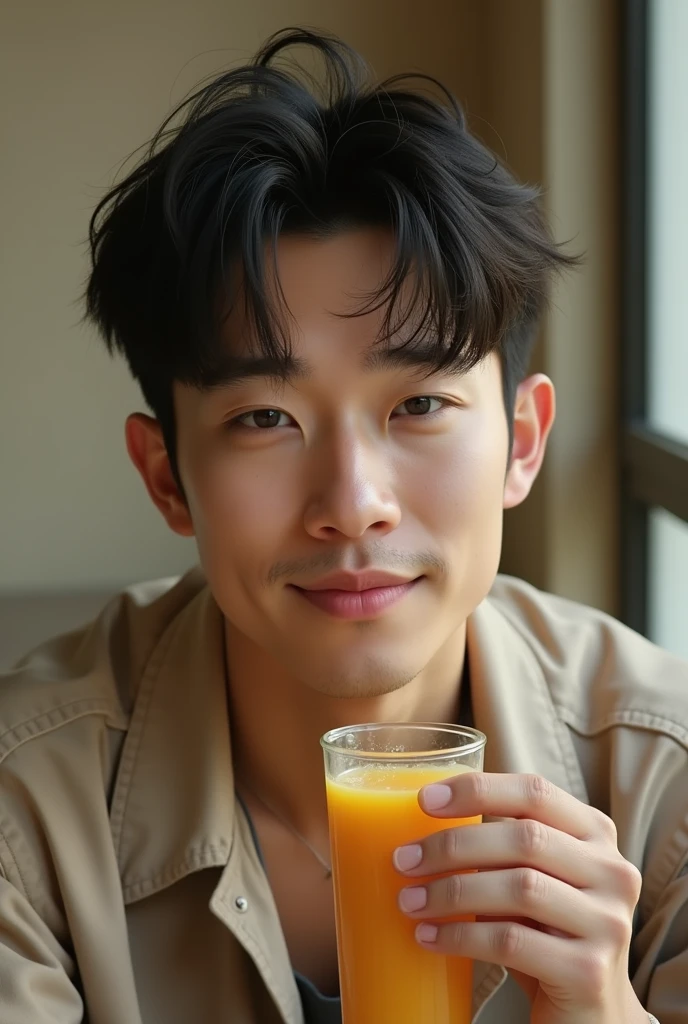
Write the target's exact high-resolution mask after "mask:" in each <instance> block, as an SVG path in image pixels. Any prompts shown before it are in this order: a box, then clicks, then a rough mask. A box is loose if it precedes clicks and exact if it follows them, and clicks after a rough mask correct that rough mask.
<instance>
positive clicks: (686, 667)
mask: <svg viewBox="0 0 688 1024" xmlns="http://www.w3.org/2000/svg"><path fill="white" fill-rule="evenodd" d="M486 603H487V604H488V605H489V606H490V607H491V608H492V609H493V611H494V612H496V613H497V615H498V616H499V617H500V618H501V620H502V621H503V622H504V623H506V624H508V627H509V629H510V632H511V634H512V635H513V636H515V637H517V638H518V641H517V642H520V643H523V644H526V645H527V646H528V648H529V649H530V651H531V652H532V654H533V655H534V657H535V659H536V661H537V662H538V664H539V666H540V669H541V671H542V673H543V676H544V678H545V680H546V682H547V685H548V687H549V690H550V693H551V695H552V700H553V701H554V704H555V706H556V707H557V709H558V710H559V712H560V714H561V715H562V717H563V718H564V719H566V720H567V722H568V723H569V724H570V725H571V726H572V727H573V728H576V729H578V730H579V731H580V732H582V733H585V734H593V733H596V732H600V731H601V730H603V729H606V728H609V727H611V726H613V725H629V726H633V725H636V726H638V727H641V728H643V727H644V728H649V729H654V730H656V731H659V732H663V733H665V734H667V735H670V736H672V737H673V738H674V739H675V740H677V741H678V742H679V743H681V744H682V745H683V746H684V747H686V748H688V663H686V662H684V661H682V660H681V659H680V658H677V657H674V656H673V655H671V654H669V653H668V652H667V651H664V650H662V649H661V648H659V647H657V646H656V645H655V644H653V643H651V642H650V641H649V640H647V639H646V638H645V637H642V636H640V635H639V634H638V633H635V632H634V631H633V630H631V629H629V628H628V627H627V626H624V625H623V624H622V623H621V622H618V621H617V620H616V619H614V618H613V617H612V616H610V615H607V614H605V613H604V612H601V611H599V610H598V609H594V608H589V607H587V606H585V605H581V604H578V603H576V602H574V601H570V600H567V599H565V598H562V597H557V596H555V595H553V594H547V593H543V592H542V591H539V590H537V589H536V588H534V587H532V586H530V585H529V584H527V583H524V582H523V581H521V580H517V579H514V578H512V577H507V576H499V577H498V578H497V580H496V581H495V584H494V586H493V588H492V591H491V592H490V595H489V597H488V598H487V600H486Z"/></svg>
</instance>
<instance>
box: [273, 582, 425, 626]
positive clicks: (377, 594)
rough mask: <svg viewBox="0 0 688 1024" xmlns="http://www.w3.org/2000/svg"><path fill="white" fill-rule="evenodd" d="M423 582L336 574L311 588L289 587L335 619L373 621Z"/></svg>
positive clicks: (313, 584) (311, 585)
mask: <svg viewBox="0 0 688 1024" xmlns="http://www.w3.org/2000/svg"><path fill="white" fill-rule="evenodd" d="M422 579H423V577H422V576H416V577H415V578H413V579H408V578H407V577H402V576H395V575H393V574H392V573H384V572H365V573H335V574H333V575H331V576H326V577H324V578H323V579H321V580H318V581H317V582H315V583H312V584H309V585H308V586H304V587H299V586H295V585H294V584H290V586H291V589H293V590H294V591H296V593H297V594H299V595H300V596H301V597H303V598H304V599H305V600H306V601H308V602H309V603H310V604H312V605H314V606H315V607H316V608H319V609H320V610H321V611H323V612H325V613H326V614H328V615H331V616H332V617H333V618H337V619H373V618H376V617H377V616H379V615H381V614H382V613H383V612H385V611H387V610H388V609H389V608H391V607H392V606H393V605H396V604H399V602H400V601H402V600H403V599H404V598H405V597H406V595H407V594H408V593H410V591H411V590H413V588H414V587H415V586H416V585H417V584H418V583H419V582H420V581H421V580H422Z"/></svg>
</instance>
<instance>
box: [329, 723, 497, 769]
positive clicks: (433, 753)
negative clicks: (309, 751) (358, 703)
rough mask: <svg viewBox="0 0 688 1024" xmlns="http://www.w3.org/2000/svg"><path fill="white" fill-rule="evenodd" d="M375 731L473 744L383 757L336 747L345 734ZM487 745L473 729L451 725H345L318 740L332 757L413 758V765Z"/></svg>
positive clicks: (380, 753) (378, 753)
mask: <svg viewBox="0 0 688 1024" xmlns="http://www.w3.org/2000/svg"><path fill="white" fill-rule="evenodd" d="M378 729H410V730H413V729H415V730H417V731H418V732H426V733H427V732H445V733H450V734H451V733H453V734H454V735H460V736H469V737H472V740H473V741H472V742H470V743H463V744H460V745H459V746H453V747H444V748H442V749H441V750H408V751H403V752H399V751H394V752H389V753H386V752H385V751H380V750H351V749H349V748H348V747H343V746H339V745H338V743H337V740H338V739H340V738H341V737H342V736H346V735H347V733H352V732H353V733H361V732H375V731H376V730H378ZM486 743H487V736H486V735H485V733H484V732H481V731H480V729H474V728H473V727H472V726H469V725H452V724H451V723H450V722H361V723H360V724H357V725H344V726H340V727H339V728H338V729H330V730H329V731H328V732H326V733H325V734H324V736H321V737H320V745H321V747H322V748H323V750H325V751H328V752H329V753H332V754H339V755H343V756H345V757H354V758H359V759H360V760H361V761H384V760H385V759H389V760H390V761H391V760H394V761H397V762H398V761H403V760H404V759H405V758H413V760H414V761H423V760H425V761H437V760H438V759H440V758H444V757H452V756H454V757H455V756H456V755H457V754H460V755H461V756H462V757H468V756H469V755H470V754H475V753H477V752H478V751H480V750H482V749H483V748H484V747H485V745H486Z"/></svg>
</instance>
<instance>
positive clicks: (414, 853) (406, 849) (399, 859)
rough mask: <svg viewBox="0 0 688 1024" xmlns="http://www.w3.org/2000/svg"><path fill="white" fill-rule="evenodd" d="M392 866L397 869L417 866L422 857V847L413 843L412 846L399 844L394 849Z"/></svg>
mask: <svg viewBox="0 0 688 1024" xmlns="http://www.w3.org/2000/svg"><path fill="white" fill-rule="evenodd" d="M393 859H394V867H395V868H396V869H397V871H411V870H412V869H413V868H417V867H418V865H419V864H420V862H421V861H422V859H423V847H422V846H418V845H417V844H414V845H413V846H399V847H398V848H397V849H396V850H395V851H394V858H393Z"/></svg>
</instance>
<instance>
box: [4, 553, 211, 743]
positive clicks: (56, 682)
mask: <svg viewBox="0 0 688 1024" xmlns="http://www.w3.org/2000/svg"><path fill="white" fill-rule="evenodd" d="M204 585H205V581H204V579H203V577H202V576H201V574H200V572H198V571H193V572H191V573H189V574H188V575H186V576H184V577H182V578H181V579H166V580H157V581H153V582H149V583H142V584H138V585H136V586H132V587H130V588H128V589H127V590H125V591H123V592H122V593H121V594H120V595H119V596H117V597H116V598H114V599H113V600H111V601H110V602H109V603H108V604H107V605H106V607H105V608H104V609H103V611H102V612H101V614H100V615H99V616H98V617H97V618H96V619H95V620H94V621H93V622H91V623H90V624H88V625H87V626H85V627H84V628H82V629H79V630H77V631H75V632H72V633H67V634H63V635H62V636H58V637H55V638H53V639H50V640H48V641H46V643H44V644H42V645H41V646H40V647H37V648H36V649H35V650H33V651H31V652H30V653H29V654H27V655H26V656H25V657H24V658H22V659H21V661H19V662H18V663H17V664H16V665H15V666H14V668H13V669H11V670H10V671H9V672H7V673H5V674H3V675H0V762H1V761H2V760H3V759H5V758H6V757H8V756H9V755H10V754H11V753H12V752H13V751H14V750H15V749H16V748H18V747H19V746H20V745H23V744H25V743H26V742H27V741H29V740H32V739H35V738H37V737H39V736H40V735H42V734H44V733H46V732H49V731H53V730H55V729H59V728H61V727H63V726H66V725H69V724H71V723H73V722H75V721H78V720H81V719H83V718H84V717H89V716H98V717H100V718H101V719H102V720H103V721H104V723H105V724H106V725H107V726H109V727H111V728H114V729H120V730H123V729H126V727H127V723H128V717H129V712H130V709H131V706H132V704H133V702H134V700H135V697H136V690H137V686H138V681H139V679H140V677H141V675H142V673H143V671H144V668H145V666H146V663H147V661H148V660H149V658H150V657H151V654H152V652H153V651H154V650H155V648H156V646H157V644H158V643H159V641H160V639H161V637H162V636H163V634H164V633H165V632H166V630H167V629H168V628H169V626H170V625H171V623H173V621H174V620H175V618H176V617H177V616H178V615H179V614H180V612H181V611H182V610H183V608H184V607H185V606H186V605H187V604H188V603H189V602H190V601H191V600H192V599H193V597H194V596H195V595H196V594H197V593H198V591H199V590H200V589H202V587H203V586H204Z"/></svg>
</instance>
